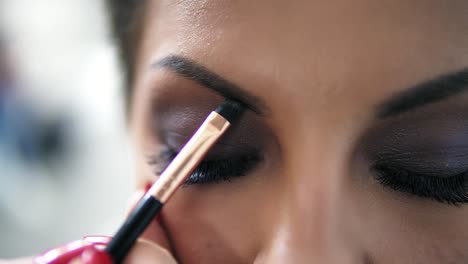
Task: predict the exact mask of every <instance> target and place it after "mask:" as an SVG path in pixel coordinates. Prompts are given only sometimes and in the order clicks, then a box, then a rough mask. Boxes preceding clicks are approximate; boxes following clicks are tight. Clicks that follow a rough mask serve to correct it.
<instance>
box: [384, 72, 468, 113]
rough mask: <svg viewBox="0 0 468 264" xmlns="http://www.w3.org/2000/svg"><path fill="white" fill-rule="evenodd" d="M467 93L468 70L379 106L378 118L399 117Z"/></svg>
mask: <svg viewBox="0 0 468 264" xmlns="http://www.w3.org/2000/svg"><path fill="white" fill-rule="evenodd" d="M465 91H468V69H464V70H461V71H458V72H455V73H449V74H445V75H441V76H440V77H438V78H435V79H432V80H430V81H427V82H423V83H421V84H418V85H416V86H414V87H412V88H410V89H408V90H406V91H404V92H401V93H399V94H397V95H396V96H394V97H393V98H391V99H390V100H389V101H387V102H385V103H383V104H382V105H380V106H379V108H378V109H379V110H378V116H379V117H380V118H386V117H390V116H394V115H398V114H401V113H403V112H407V111H410V110H412V109H414V108H417V107H422V106H424V105H427V104H432V103H436V102H439V101H442V100H444V99H447V98H449V97H452V96H455V95H457V94H460V93H462V92H465Z"/></svg>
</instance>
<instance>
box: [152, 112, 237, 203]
mask: <svg viewBox="0 0 468 264" xmlns="http://www.w3.org/2000/svg"><path fill="white" fill-rule="evenodd" d="M229 126H230V123H229V122H228V121H227V120H226V119H224V117H223V116H221V115H220V114H218V113H216V112H214V111H213V112H211V114H210V115H209V116H208V117H207V118H206V119H205V121H204V122H203V124H202V125H201V126H200V128H199V129H198V130H197V132H195V134H194V135H193V136H192V137H191V138H190V140H189V141H188V142H187V143H186V144H185V146H184V147H183V148H182V149H181V150H180V152H179V154H178V155H177V156H176V157H175V158H174V160H173V161H172V162H171V163H170V164H169V166H168V167H167V168H166V169H165V170H164V172H163V173H162V174H161V176H160V177H159V179H158V180H157V181H156V182H155V183H154V184H153V186H152V187H151V188H150V189H149V190H148V192H147V195H151V196H153V197H154V198H155V199H157V200H159V201H160V202H161V203H163V204H164V203H166V202H167V200H169V198H170V197H171V196H172V195H173V194H174V192H175V191H176V190H177V188H179V186H180V185H182V184H183V183H184V182H185V180H186V179H187V178H188V177H189V176H190V174H191V173H192V172H193V171H194V170H195V169H196V167H197V166H198V165H199V164H200V162H201V161H202V160H203V158H204V157H205V155H206V153H208V151H209V150H210V148H211V147H212V146H213V145H214V144H215V143H216V141H217V140H218V139H219V138H220V137H221V136H222V135H223V134H224V132H225V131H226V130H227V128H228V127H229Z"/></svg>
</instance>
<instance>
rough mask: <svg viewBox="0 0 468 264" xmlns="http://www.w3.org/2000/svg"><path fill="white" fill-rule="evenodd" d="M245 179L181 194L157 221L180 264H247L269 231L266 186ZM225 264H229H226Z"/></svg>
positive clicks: (271, 194) (270, 195)
mask: <svg viewBox="0 0 468 264" xmlns="http://www.w3.org/2000/svg"><path fill="white" fill-rule="evenodd" d="M254 177H262V176H257V175H249V176H245V177H244V178H240V179H236V180H234V181H232V182H230V183H220V184H210V185H206V186H191V187H187V188H183V189H181V190H180V191H179V192H178V193H177V194H176V195H175V196H174V197H173V199H172V200H171V202H170V203H169V204H168V205H167V207H166V208H165V209H164V211H163V221H164V225H165V227H166V230H167V231H168V234H169V237H170V240H171V242H172V243H173V247H174V251H175V254H176V255H177V257H178V258H179V260H181V262H182V263H252V262H253V261H254V259H255V256H256V255H257V254H258V251H259V250H260V246H261V245H262V243H263V242H264V241H265V239H266V236H267V234H268V233H270V232H269V231H270V230H271V226H272V220H273V219H274V216H273V212H274V210H273V208H268V207H267V205H268V204H271V202H270V203H268V201H269V200H270V199H273V197H275V190H274V188H271V185H266V186H265V185H264V184H262V185H260V183H254V181H255V180H253V179H254ZM226 261H229V262H226Z"/></svg>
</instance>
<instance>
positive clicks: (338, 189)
mask: <svg viewBox="0 0 468 264" xmlns="http://www.w3.org/2000/svg"><path fill="white" fill-rule="evenodd" d="M322 143H323V144H326V143H325V142H324V141H323V142H322ZM322 143H317V141H315V142H314V144H307V146H308V147H305V148H304V142H301V144H302V147H301V148H296V151H295V153H296V154H290V155H289V157H291V160H290V161H289V164H288V166H287V167H286V168H285V172H284V175H285V176H284V184H283V185H282V192H281V193H282V196H281V197H280V198H279V201H278V209H277V219H276V221H275V222H276V224H275V226H274V231H273V232H271V234H272V235H271V237H270V238H269V242H268V246H266V247H265V249H264V250H263V251H262V252H261V254H260V255H259V257H258V259H257V261H256V263H273V264H279V263H317V264H348V263H349V264H357V263H363V257H362V255H361V254H360V250H359V246H358V243H357V240H358V238H357V237H356V236H354V234H355V232H353V226H355V223H356V221H355V220H356V215H353V213H352V210H350V208H349V207H348V205H349V204H350V203H349V202H347V201H346V192H347V191H346V189H348V188H347V184H349V182H348V183H347V181H346V177H347V176H349V175H346V169H345V168H346V164H345V162H343V161H342V160H344V158H343V159H342V158H340V155H341V156H343V154H338V153H337V151H334V150H333V147H330V146H327V147H325V146H320V144H322ZM312 145H313V146H312ZM297 149H301V150H302V151H297ZM318 150H320V151H318Z"/></svg>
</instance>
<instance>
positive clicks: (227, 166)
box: [148, 149, 262, 186]
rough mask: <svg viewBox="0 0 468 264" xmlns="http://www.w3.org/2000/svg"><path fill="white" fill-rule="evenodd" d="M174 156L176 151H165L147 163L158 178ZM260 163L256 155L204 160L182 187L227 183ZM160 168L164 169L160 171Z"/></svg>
mask: <svg viewBox="0 0 468 264" xmlns="http://www.w3.org/2000/svg"><path fill="white" fill-rule="evenodd" d="M176 155H177V152H176V151H174V150H172V149H166V150H164V151H162V152H161V153H160V154H159V155H156V156H152V157H150V159H149V161H148V163H149V164H150V165H152V166H153V167H154V168H155V171H154V173H155V174H156V175H158V176H159V175H161V173H162V172H163V171H164V169H165V167H166V166H167V165H168V164H169V163H170V162H171V161H172V160H173V159H174V158H175V156H176ZM261 161H262V158H261V157H260V155H258V154H245V155H241V156H238V157H232V158H230V159H223V160H204V161H202V162H201V163H200V165H198V167H197V168H196V169H195V171H194V172H193V173H192V174H191V175H190V176H189V178H188V179H187V180H186V181H185V183H184V186H189V185H194V184H211V183H221V182H229V181H231V180H232V179H234V178H238V177H242V176H245V175H247V174H248V173H249V172H251V171H252V170H253V169H254V168H255V167H257V165H258V164H259V163H260V162H261ZM162 166H164V168H163V169H162V170H160V168H161V167H162Z"/></svg>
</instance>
